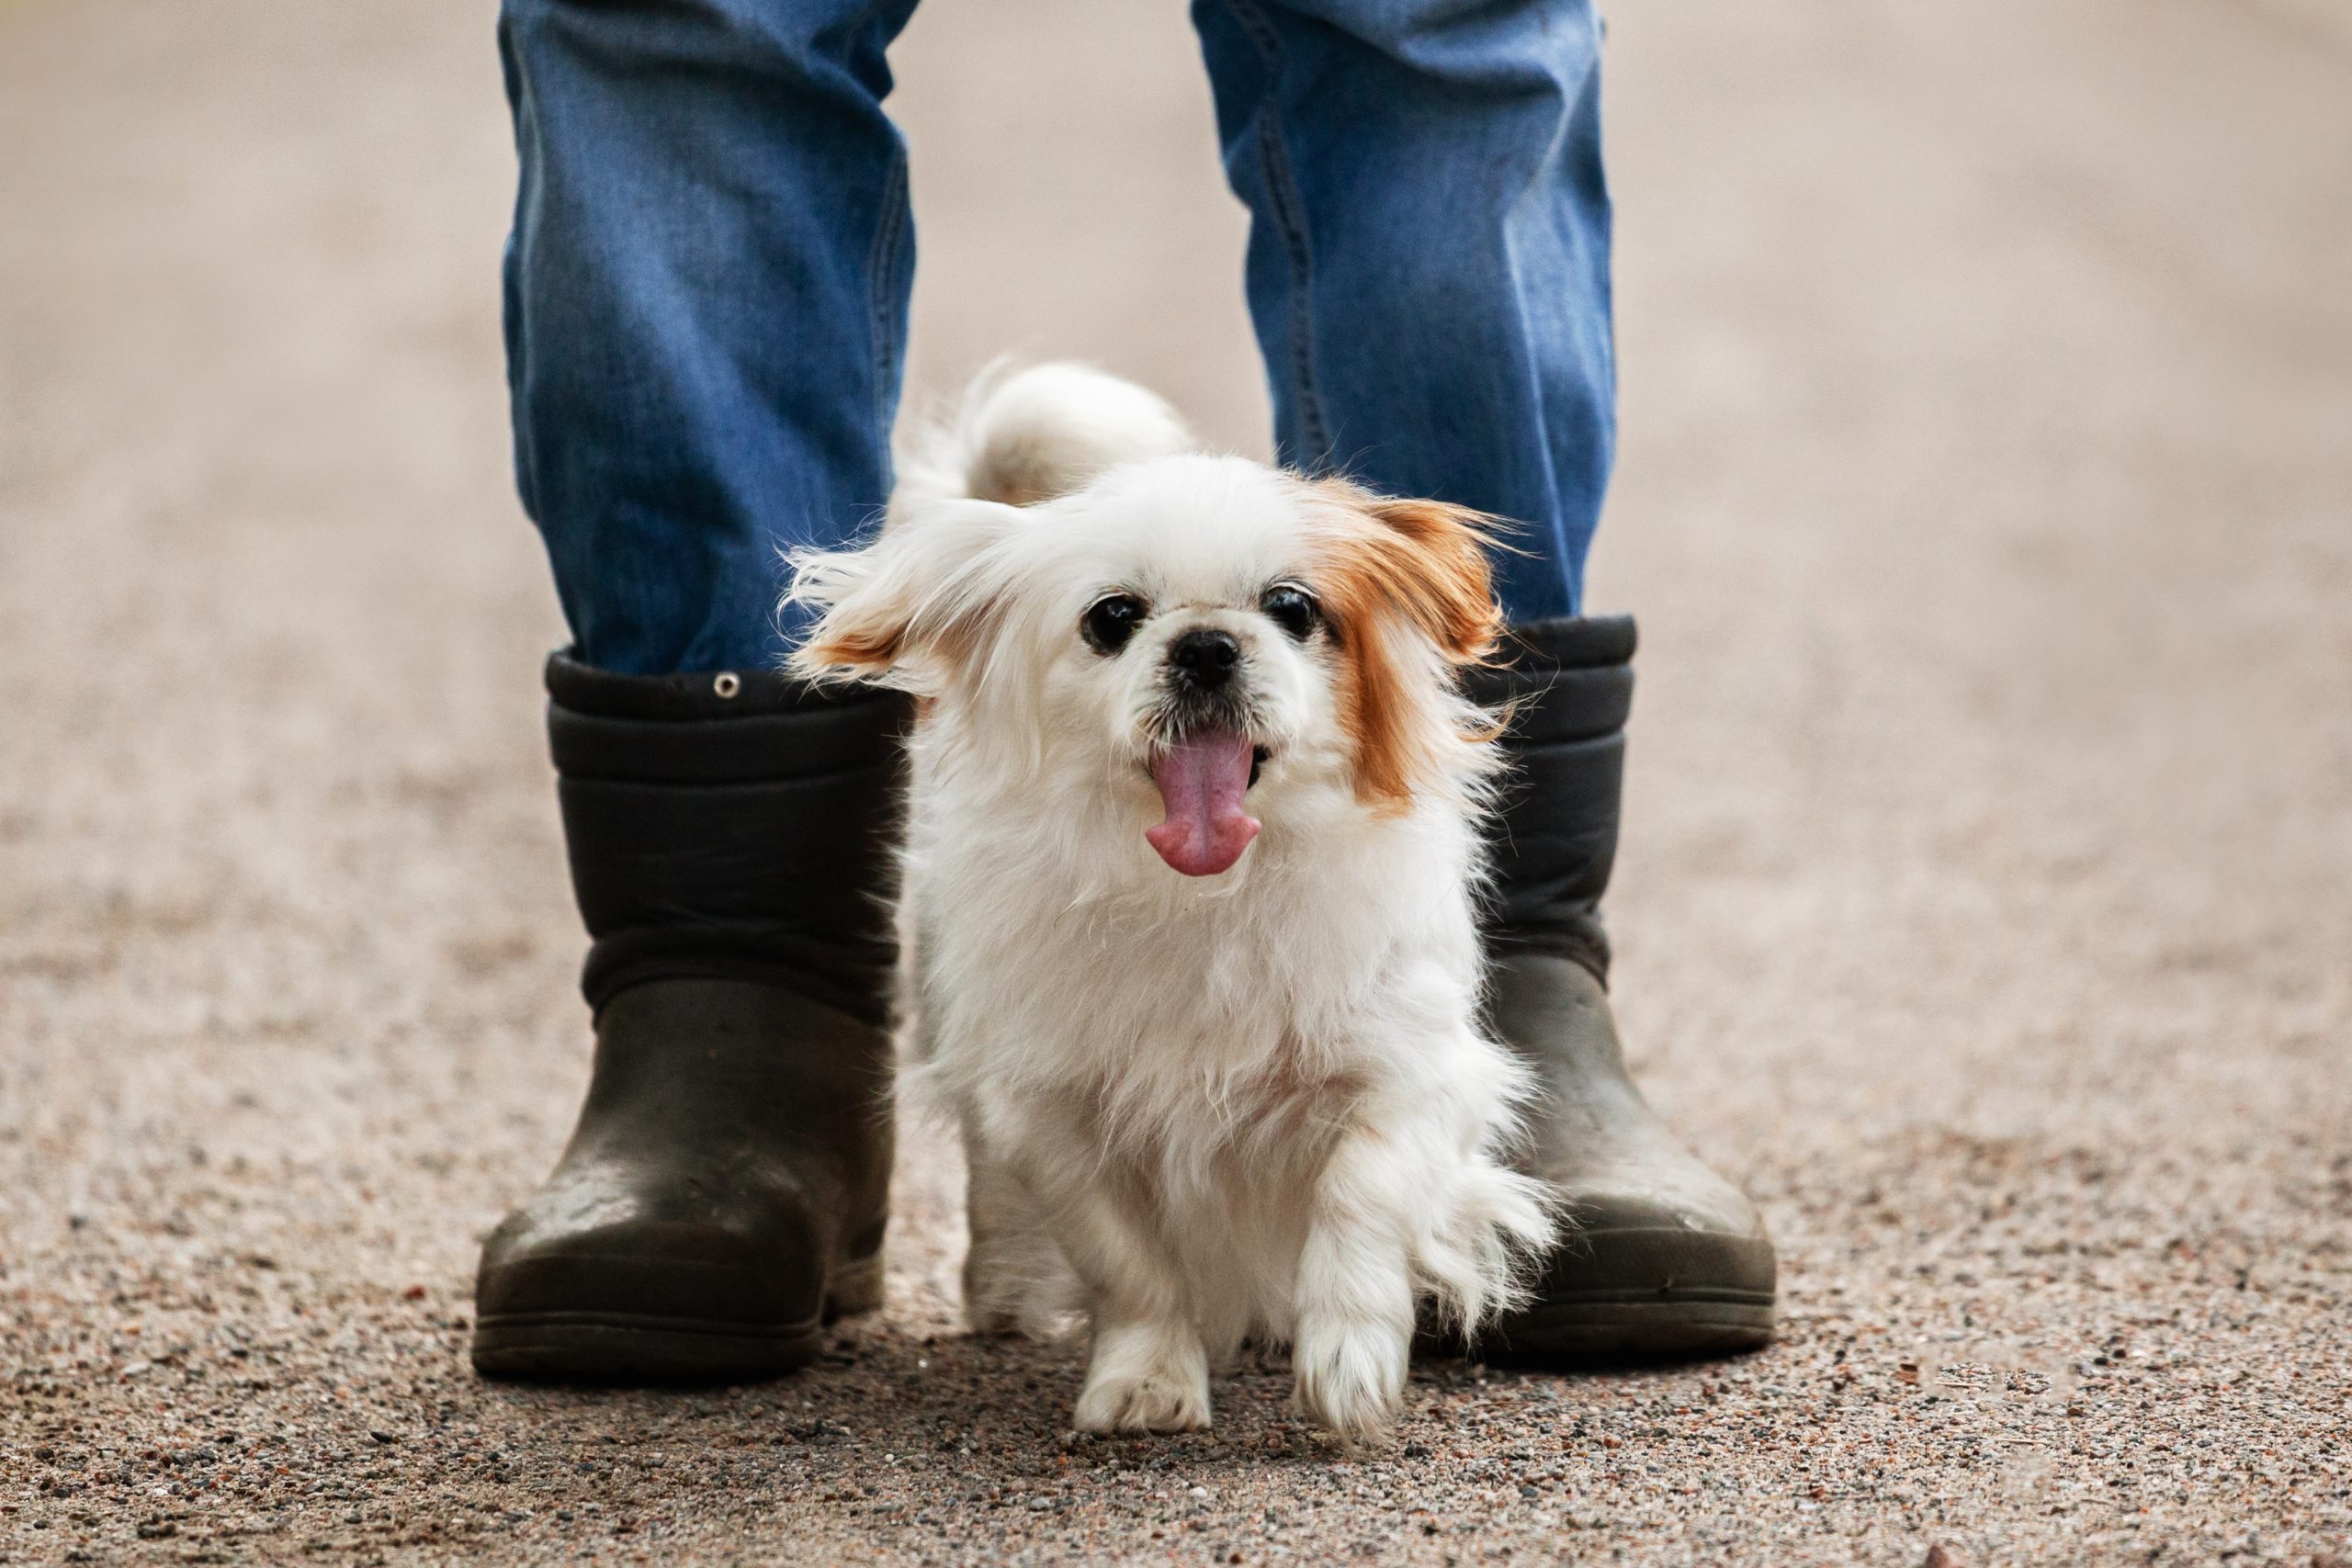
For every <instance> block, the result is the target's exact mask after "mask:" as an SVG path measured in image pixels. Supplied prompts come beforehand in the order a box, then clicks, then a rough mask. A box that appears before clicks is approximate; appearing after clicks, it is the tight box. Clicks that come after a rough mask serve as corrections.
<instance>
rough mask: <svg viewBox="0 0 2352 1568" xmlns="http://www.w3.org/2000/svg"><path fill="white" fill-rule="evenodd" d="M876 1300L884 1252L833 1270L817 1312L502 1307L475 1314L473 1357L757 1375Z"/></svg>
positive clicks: (633, 1373) (738, 1377)
mask: <svg viewBox="0 0 2352 1568" xmlns="http://www.w3.org/2000/svg"><path fill="white" fill-rule="evenodd" d="M881 1304H882V1256H881V1254H879V1253H876V1254H875V1255H873V1256H872V1257H869V1258H854V1259H852V1260H851V1261H849V1262H846V1263H843V1264H842V1266H841V1267H840V1269H837V1270H836V1271H835V1274H834V1279H833V1288H832V1289H831V1291H830V1292H827V1294H826V1297H825V1312H824V1314H823V1315H822V1316H821V1317H817V1318H811V1319H809V1320H808V1321H806V1322H803V1323H785V1324H761V1323H729V1322H726V1321H723V1320H717V1319H709V1318H692V1317H652V1316H645V1315H641V1314H635V1313H620V1312H532V1313H500V1314H495V1315H493V1316H489V1317H483V1318H480V1319H477V1320H476V1321H475V1324H474V1333H473V1343H472V1347H471V1355H472V1359H473V1366H474V1371H477V1372H479V1373H481V1375H482V1376H483V1377H486V1378H500V1379H506V1380H511V1381H514V1382H558V1383H579V1384H583V1385H587V1386H590V1387H605V1388H634V1387H642V1386H654V1385H664V1384H667V1385H681V1384H702V1385H706V1386H707V1385H711V1384H718V1383H736V1382H760V1381H762V1380H763V1379H766V1378H773V1377H781V1376H782V1375H784V1374H785V1373H786V1372H789V1371H795V1370H796V1369H797V1368H800V1367H805V1366H807V1365H808V1364H809V1362H810V1361H812V1360H814V1359H816V1358H817V1352H818V1351H819V1350H820V1348H823V1344H824V1329H825V1325H827V1324H829V1323H831V1322H832V1321H833V1320H835V1319H836V1318H841V1317H850V1316H854V1315H857V1314H861V1313H867V1312H872V1311H873V1310H874V1309H875V1308H876V1307H878V1306H879V1305H881Z"/></svg>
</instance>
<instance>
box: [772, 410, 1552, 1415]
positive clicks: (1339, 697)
mask: <svg viewBox="0 0 2352 1568" xmlns="http://www.w3.org/2000/svg"><path fill="white" fill-rule="evenodd" d="M1192 448H1193V442H1192V441H1191V439H1190V437H1189V436H1188V435H1187V434H1186V433H1185V430H1184V427H1183V425H1182V423H1181V422H1180V421H1179V420H1178V419H1177V418H1176V416H1175V415H1174V413H1173V412H1170V410H1169V409H1168V408H1167V407H1166V405H1164V404H1163V403H1161V402H1160V401H1159V400H1158V399H1156V398H1154V397H1152V396H1151V395H1150V394H1149V393H1148V392H1145V391H1143V390H1142V389H1139V388H1136V387H1133V386H1131V385H1129V384H1127V383H1125V382H1124V381H1120V380H1117V379H1115V378H1111V377H1108V376H1104V375H1102V374H1100V373H1099V372H1095V371H1091V370H1087V369H1083V368H1080V367H1072V366H1046V367H1038V368H1035V369H1031V370H1027V371H1024V372H1022V373H1020V374H1018V375H1015V376H1012V378H1006V379H1001V380H996V381H993V382H984V383H983V384H982V385H981V386H980V387H978V388H976V389H975V390H974V393H973V394H972V396H971V397H970V398H969V399H967V402H966V405H965V408H964V412H963V414H962V417H961V418H960V419H959V420H958V421H957V422H956V424H955V425H954V426H953V427H952V428H950V429H946V430H944V431H941V432H937V433H935V434H933V437H932V438H931V444H930V446H929V449H928V450H927V451H925V452H923V453H921V454H918V455H917V457H916V458H915V459H914V460H913V461H911V462H910V463H909V464H908V466H907V474H906V477H905V479H904V480H903V482H902V483H901V485H900V487H899V493H898V494H897V495H896V496H895V497H894V498H893V500H892V502H891V508H890V515H889V519H888V524H887V525H886V527H885V528H884V529H883V531H882V534H881V536H880V537H879V538H878V540H877V541H876V543H874V544H873V545H872V546H871V547H867V548H865V549H862V550H855V551H847V552H842V553H834V554H821V553H813V552H812V553H807V554H803V555H800V556H798V557H797V558H795V561H794V565H795V568H796V570H797V576H796V581H795V585H794V589H793V592H794V595H795V597H796V598H797V599H798V600H799V601H800V602H801V603H803V604H808V605H810V606H812V607H814V608H815V609H816V610H817V611H819V612H820V615H819V618H818V620H817V621H816V624H815V626H814V629H813V631H812V632H811V634H810V636H809V639H808V640H807V642H806V643H805V645H804V646H803V647H801V648H800V649H798V651H797V653H796V654H795V656H794V657H795V664H796V667H797V670H798V671H800V672H801V673H803V674H804V675H808V676H810V677H812V678H818V679H842V678H848V677H855V678H862V679H865V680H870V681H876V682H885V683H888V684H890V685H894V686H899V687H903V688H905V689H908V690H910V691H912V692H914V693H915V694H917V695H918V697H919V699H920V702H919V708H918V711H919V715H920V716H919V719H918V721H917V728H916V734H915V739H914V742H913V750H914V786H913V799H912V804H911V811H910V830H909V843H908V850H907V863H906V881H905V886H904V890H903V900H904V907H903V915H902V919H901V922H900V923H901V927H902V930H903V931H904V932H905V934H906V937H907V939H908V941H909V943H910V952H911V953H912V954H913V962H912V964H911V965H910V969H911V973H912V975H913V979H912V981H911V986H910V990H911V994H910V997H909V998H908V1006H909V1018H908V1023H909V1027H910V1055H912V1056H913V1057H914V1058H915V1060H916V1061H917V1062H919V1063H921V1064H922V1072H923V1073H924V1075H925V1076H926V1077H928V1078H929V1080H930V1082H931V1085H932V1087H933V1088H934V1089H937V1090H939V1091H941V1092H942V1093H944V1096H945V1097H946V1100H947V1101H948V1103H950V1104H951V1105H953V1106H954V1107H955V1109H956V1112H957V1113H958V1115H959V1116H960V1117H961V1120H962V1122H963V1126H964V1131H965V1135H966V1140H967V1152H968V1156H969V1158H970V1161H971V1188H970V1192H971V1199H970V1205H971V1230H972V1250H971V1255H970V1258H969V1261H968V1262H967V1266H966V1270H965V1284H966V1294H967V1308H968V1310H969V1312H970V1314H971V1316H972V1320H973V1323H974V1325H976V1326H977V1327H979V1328H982V1329H989V1330H1001V1329H1007V1328H1012V1327H1015V1326H1020V1325H1024V1324H1028V1323H1032V1322H1034V1321H1035V1320H1036V1318H1037V1316H1038V1314H1041V1313H1044V1312H1046V1311H1048V1310H1049V1309H1051V1308H1054V1307H1056V1306H1060V1305H1075V1306H1078V1307H1080V1308H1082V1309H1083V1310H1084V1311H1085V1312H1086V1313H1087V1314H1088V1315H1089V1316H1090V1317H1091V1322H1092V1327H1093V1351H1092V1361H1091V1366H1090V1368H1089V1370H1088V1372H1087V1377H1086V1386H1085V1389H1084V1392H1083V1393H1081V1394H1080V1397H1079V1401H1078V1409H1077V1413H1076V1424H1077V1426H1078V1427H1079V1428H1080V1429H1081V1430H1084V1431H1090V1432H1109V1431H1173V1430H1180V1429H1183V1428H1188V1427H1202V1426H1205V1425H1206V1424H1207V1423H1208V1419H1209V1384H1208V1373H1209V1370H1210V1367H1211V1366H1212V1364H1214V1363H1216V1362H1219V1361H1221V1360H1223V1359H1226V1358H1227V1357H1229V1356H1230V1355H1231V1353H1232V1352H1234V1351H1235V1350H1236V1349H1237V1348H1238V1347H1239V1346H1240V1344H1241V1343H1242V1341H1243V1340H1244V1338H1245V1337H1258V1338H1261V1339H1263V1340H1286V1341H1288V1342H1289V1344H1290V1346H1291V1353H1292V1360H1293V1366H1294V1369H1295V1380H1296V1392H1297V1400H1298V1404H1299V1405H1300V1406H1301V1407H1302V1408H1303V1409H1304V1410H1305V1411H1306V1413H1307V1414H1309V1415H1310V1416H1313V1417H1314V1418H1315V1419H1317V1421H1319V1422H1321V1423H1323V1424H1324V1425H1325V1426H1328V1427H1331V1428H1333V1429H1334V1430H1336V1431H1339V1432H1340V1433H1343V1434H1346V1435H1348V1436H1351V1437H1368V1436H1374V1435H1378V1434H1381V1433H1384V1432H1385V1431H1386V1430H1387V1429H1388V1428H1389V1427H1390V1426H1391V1424H1392V1423H1393V1420H1394V1418H1395V1416H1396V1413H1397V1404H1398V1401H1399V1399H1400V1397H1401V1394H1402V1392H1403V1386H1404V1382H1405V1372H1406V1358H1407V1353H1408V1348H1409V1344H1410V1340H1411V1338H1412V1335H1413V1331H1414V1320H1415V1311H1416V1306H1417V1304H1419V1303H1429V1304H1430V1306H1432V1307H1433V1308H1434V1309H1435V1311H1436V1312H1437V1313H1438V1314H1441V1315H1442V1316H1444V1317H1447V1318H1450V1319H1451V1320H1452V1321H1453V1322H1456V1323H1458V1324H1461V1325H1464V1326H1466V1327H1471V1328H1475V1327H1476V1325H1478V1324H1479V1323H1480V1322H1481V1321H1482V1320H1483V1319H1485V1318H1486V1317H1487V1315H1489V1314H1492V1313H1493V1312H1495V1311H1496V1310H1497V1309H1498V1307H1500V1306H1501V1305H1503V1304H1504V1303H1506V1302H1507V1301H1509V1300H1510V1298H1511V1297H1512V1294H1513V1292H1514V1289H1515V1285H1514V1274H1515V1271H1516V1269H1517V1265H1518V1263H1519V1261H1520V1259H1521V1258H1523V1257H1525V1256H1526V1255H1527V1254H1528V1253H1530V1252H1532V1251H1533V1250H1535V1249H1538V1248H1540V1247H1542V1246H1543V1245H1544V1243H1545V1242H1546V1241H1547V1240H1548V1239H1549V1238H1550V1235H1551V1229H1552V1219H1551V1214H1550V1211H1549V1209H1548V1206H1547V1198H1546V1194H1545V1190H1544V1188H1543V1187H1542V1186H1541V1185H1540V1184H1538V1183H1536V1182H1534V1181H1532V1180H1530V1179H1526V1178H1524V1177H1521V1176H1519V1175H1517V1174H1514V1173H1513V1172H1512V1171H1511V1170H1510V1168H1508V1166H1507V1165H1506V1163H1505V1159H1504V1155H1503V1145H1505V1144H1506V1142H1507V1141H1508V1139H1509V1138H1510V1135H1511V1134H1512V1132H1513V1130H1514V1127H1515V1120H1514V1118H1515V1111H1516V1108H1517V1106H1518V1105H1519V1103H1520V1102H1521V1100H1522V1099H1523V1098H1524V1097H1525V1095H1526V1093H1527V1083H1526V1080H1525V1077H1524V1075H1523V1073H1522V1071H1521V1068H1520V1067H1519V1066H1517V1064H1516V1063H1515V1062H1514V1060H1513V1058H1512V1057H1511V1056H1510V1055H1509V1054H1508V1053H1507V1052H1506V1051H1505V1050H1503V1049H1502V1048H1501V1047H1500V1046H1498V1045H1497V1044H1496V1043H1494V1042H1492V1041H1490V1040H1488V1039H1487V1037H1486V1036H1485V1035H1484V1034H1483V1033H1482V1032H1481V1031H1480V1028H1479V1025H1478V1021H1477V1004H1478V992H1479V984H1480V959H1479V947H1478V939H1477V934H1476V929H1475V926H1474V914H1473V905H1474V897H1475V895H1476V879H1477V874H1478V873H1477V860H1478V841H1477V819H1478V816H1479V812H1480V809H1481V806H1482V803H1483V800H1484V796H1485V791H1486V785H1487V780H1488V778H1489V775H1490V773H1491V772H1492V770H1493V768H1494V766H1495V763H1494V761H1492V748H1490V747H1489V746H1487V744H1486V743H1485V742H1486V741H1487V739H1490V737H1491V735H1492V732H1493V724H1492V721H1491V719H1490V717H1489V716H1487V715H1485V714H1482V713H1481V712H1479V711H1478V710H1477V709H1476V708H1475V707H1473V706H1471V705H1469V704H1468V703H1467V702H1466V701H1465V700H1464V698H1463V697H1462V696H1461V695H1460V694H1458V693H1457V690H1456V685H1455V681H1454V672H1455V671H1456V669H1457V668H1458V667H1459V666H1462V665H1464V664H1467V663H1470V662H1473V661H1476V660H1480V659H1481V658H1483V657H1484V656H1486V655H1487V652H1488V651H1489V649H1491V648H1492V646H1493V642H1494V638H1495V635H1496V632H1497V628H1498V615H1497V612H1496V609H1495V606H1494V603H1493V599H1492V596H1491V594H1490V592H1489V588H1488V581H1487V567H1486V560H1485V554H1484V547H1485V545H1486V542H1487V541H1486V538H1485V536H1484V535H1483V534H1482V532H1481V526H1480V525H1481V522H1482V520H1481V519H1480V518H1479V517H1478V516H1476V514H1475V513H1467V512H1464V511H1462V510H1460V509H1458V508H1453V507H1448V506H1443V505H1439V504H1436V503H1433V502H1420V501H1394V500H1389V499H1386V498H1384V497H1380V496H1375V495H1373V494H1370V493H1368V492H1366V491H1363V490H1360V489H1357V488H1355V487H1353V486H1351V485H1349V484H1346V483H1342V482H1340V481H1336V480H1328V479H1327V480H1320V481H1317V480H1309V479H1301V478H1299V477H1297V476H1295V475H1292V474H1287V473H1283V472H1279V471H1276V470H1274V469H1272V468H1266V467H1265V466H1263V465H1261V464H1258V463H1253V462H1249V461H1245V460H1243V459H1240V458H1235V457H1210V456H1204V455H1201V454H1198V453H1196V452H1194V451H1193V449H1192Z"/></svg>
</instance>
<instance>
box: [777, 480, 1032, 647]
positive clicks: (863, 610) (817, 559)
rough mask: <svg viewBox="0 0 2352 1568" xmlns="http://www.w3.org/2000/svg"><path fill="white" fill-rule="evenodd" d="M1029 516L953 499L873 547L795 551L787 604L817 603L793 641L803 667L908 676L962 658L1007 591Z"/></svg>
mask: <svg viewBox="0 0 2352 1568" xmlns="http://www.w3.org/2000/svg"><path fill="white" fill-rule="evenodd" d="M1026 523H1027V519H1026V518H1025V517H1024V515H1023V513H1021V512H1020V511H1019V510H1018V509H1017V508H1014V507H1011V506H1002V505H999V504H998V503H996V502H989V501H944V502H935V503H933V504H932V505H929V506H926V507H923V508H922V509H921V510H920V511H918V512H916V513H913V514H912V515H910V516H908V517H905V518H902V519H900V520H899V521H897V522H894V523H893V524H892V525H890V526H889V527H888V528H887V529H885V530H884V531H883V534H882V536H881V537H880V538H878V539H876V540H875V541H874V543H872V544H870V545H868V546H866V547H865V548H864V549H859V550H795V551H793V552H792V553H791V554H790V555H789V556H788V557H786V560H787V561H788V563H789V564H790V566H791V568H792V588H791V591H790V592H788V593H787V594H786V604H803V605H807V606H809V608H810V609H813V610H815V611H816V612H817V619H816V623H815V625H814V626H811V627H810V628H809V635H808V637H807V638H806V639H805V640H804V641H803V642H802V643H801V644H800V646H799V647H797V648H796V649H793V652H792V670H793V672H794V673H795V674H797V675H799V676H800V677H801V678H802V679H804V680H809V681H817V682H823V681H838V680H843V679H865V680H879V681H882V682H885V683H888V684H901V683H910V682H902V681H897V680H892V679H891V677H893V676H894V675H899V674H904V675H917V674H918V672H919V671H920V670H921V668H922V666H924V665H926V664H929V663H933V662H935V661H938V660H949V661H954V660H960V659H962V658H963V657H965V656H966V655H967V654H968V653H969V652H970V651H971V649H972V648H973V647H974V646H975V645H976V644H977V643H978V641H979V637H980V634H981V632H982V630H983V628H984V626H985V625H986V622H987V619H988V617H989V615H990V614H992V613H993V611H994V610H995V608H996V607H997V605H998V604H999V603H1000V602H1001V597H1002V589H1003V582H1002V576H1003V573H1002V571H1001V562H1002V558H1003V554H1004V552H1003V550H1002V548H1001V547H1002V546H1003V545H1004V544H1005V543H1006V541H1007V540H1009V539H1010V538H1011V537H1012V535H1013V534H1015V533H1017V532H1019V531H1020V530H1021V529H1022V528H1023V527H1024V526H1025V525H1026Z"/></svg>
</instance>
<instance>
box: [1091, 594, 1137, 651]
mask: <svg viewBox="0 0 2352 1568" xmlns="http://www.w3.org/2000/svg"><path fill="white" fill-rule="evenodd" d="M1143 617H1144V604H1143V601H1142V600H1140V599H1138V598H1136V596H1135V595H1134V594H1132V593H1114V594H1112V595H1111V596H1110V597H1109V598H1108V599H1098V600H1096V601H1095V602H1094V607H1093V608H1092V609H1090V610H1089V611H1087V612H1086V618H1085V619H1084V620H1082V621H1080V623H1079V630H1080V631H1081V632H1083V633H1084V634H1085V636H1086V640H1087V642H1088V643H1089V644H1090V645H1091V646H1092V648H1093V649H1094V650H1095V651H1096V652H1097V653H1116V652H1118V651H1119V649H1123V648H1125V647H1126V646H1127V639H1128V638H1129V637H1133V636H1135V635H1136V627H1137V626H1141V625H1142V624H1143Z"/></svg>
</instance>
